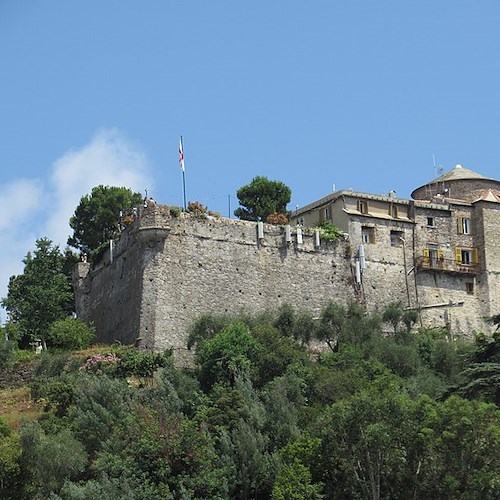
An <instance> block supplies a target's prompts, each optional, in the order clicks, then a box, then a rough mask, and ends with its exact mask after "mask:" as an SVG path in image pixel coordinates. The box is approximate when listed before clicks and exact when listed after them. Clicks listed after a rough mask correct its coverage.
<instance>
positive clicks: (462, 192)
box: [411, 165, 500, 202]
mask: <svg viewBox="0 0 500 500" xmlns="http://www.w3.org/2000/svg"><path fill="white" fill-rule="evenodd" d="M490 189H491V190H492V191H493V192H494V193H495V194H497V195H500V181H497V180H495V179H492V178H490V177H484V176H483V175H481V174H478V173H477V172H474V171H472V170H469V169H468V168H464V167H462V165H457V166H456V167H455V168H453V169H451V170H450V171H449V172H446V173H444V174H443V175H441V176H439V177H438V178H437V179H434V180H433V181H431V182H429V183H427V184H424V185H423V186H420V187H418V188H417V189H415V190H414V191H413V193H411V197H412V198H413V199H414V200H430V199H432V198H434V197H436V196H438V197H443V198H451V199H455V200H464V201H468V202H472V201H475V200H477V199H478V198H481V196H482V195H483V193H484V191H486V190H490Z"/></svg>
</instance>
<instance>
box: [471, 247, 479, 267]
mask: <svg viewBox="0 0 500 500" xmlns="http://www.w3.org/2000/svg"><path fill="white" fill-rule="evenodd" d="M472 263H473V264H478V263H479V258H478V254H477V248H473V249H472Z"/></svg>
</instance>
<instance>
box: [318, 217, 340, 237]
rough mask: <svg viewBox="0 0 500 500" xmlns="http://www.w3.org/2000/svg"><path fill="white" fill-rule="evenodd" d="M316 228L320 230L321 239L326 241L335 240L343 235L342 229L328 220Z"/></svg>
mask: <svg viewBox="0 0 500 500" xmlns="http://www.w3.org/2000/svg"><path fill="white" fill-rule="evenodd" d="M316 228H317V229H318V230H319V235H320V236H321V239H323V240H325V241H335V240H338V239H339V238H340V237H341V236H342V231H341V230H340V229H339V228H338V227H337V226H334V225H333V224H332V223H331V222H330V221H327V220H325V221H323V222H320V223H319V224H318V225H317V226H316Z"/></svg>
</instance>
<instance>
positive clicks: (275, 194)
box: [234, 176, 292, 221]
mask: <svg viewBox="0 0 500 500" xmlns="http://www.w3.org/2000/svg"><path fill="white" fill-rule="evenodd" d="M236 195H237V196H238V200H239V202H240V205H241V207H239V208H237V209H236V210H235V211H234V215H236V217H239V218H240V219H243V220H259V219H260V220H263V221H265V220H266V218H267V216H268V215H270V214H286V206H287V204H288V203H290V199H291V197H292V191H291V189H290V188H289V187H288V186H287V185H286V184H283V182H279V181H270V180H269V179H268V178H267V177H259V176H257V177H254V178H253V180H252V182H251V183H250V184H247V185H246V186H242V187H240V189H238V191H237V192H236Z"/></svg>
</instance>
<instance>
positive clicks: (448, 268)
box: [417, 257, 480, 274]
mask: <svg viewBox="0 0 500 500" xmlns="http://www.w3.org/2000/svg"><path fill="white" fill-rule="evenodd" d="M417 269H418V270H426V269H428V270H431V271H443V272H448V273H461V274H479V272H480V269H479V264H464V263H463V262H457V261H456V260H454V259H432V258H430V257H417Z"/></svg>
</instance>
